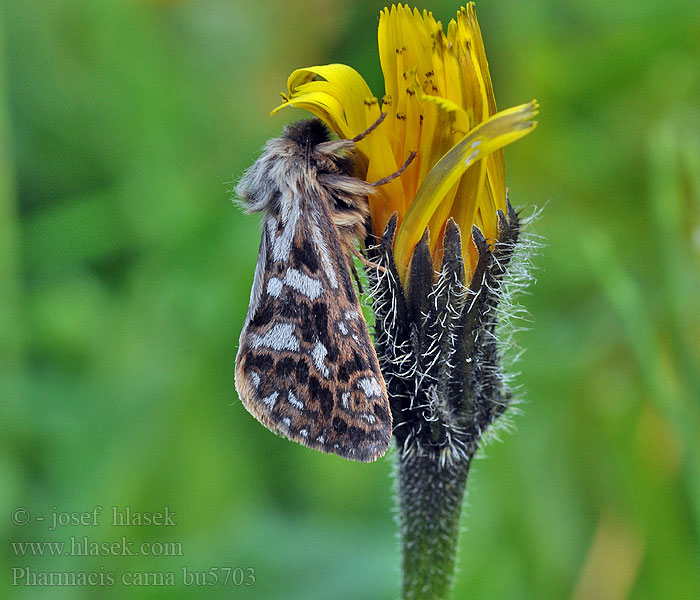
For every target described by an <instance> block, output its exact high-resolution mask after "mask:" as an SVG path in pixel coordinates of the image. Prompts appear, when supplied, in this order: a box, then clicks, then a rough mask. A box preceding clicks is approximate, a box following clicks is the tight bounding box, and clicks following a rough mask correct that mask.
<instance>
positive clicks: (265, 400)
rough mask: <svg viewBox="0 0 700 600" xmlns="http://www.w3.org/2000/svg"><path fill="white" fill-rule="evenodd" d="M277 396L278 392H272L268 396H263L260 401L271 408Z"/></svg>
mask: <svg viewBox="0 0 700 600" xmlns="http://www.w3.org/2000/svg"><path fill="white" fill-rule="evenodd" d="M277 396H279V392H272V393H271V394H270V395H269V396H265V397H264V398H263V399H262V400H261V402H262V403H263V404H264V405H265V406H267V407H268V408H269V409H270V410H272V407H273V406H274V405H275V400H277Z"/></svg>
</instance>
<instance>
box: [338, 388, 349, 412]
mask: <svg viewBox="0 0 700 600" xmlns="http://www.w3.org/2000/svg"><path fill="white" fill-rule="evenodd" d="M340 398H341V400H342V401H343V408H349V406H348V405H349V403H350V392H343V395H342V396H341V397H340Z"/></svg>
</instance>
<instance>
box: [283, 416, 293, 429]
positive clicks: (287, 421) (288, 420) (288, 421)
mask: <svg viewBox="0 0 700 600" xmlns="http://www.w3.org/2000/svg"><path fill="white" fill-rule="evenodd" d="M282 423H284V424H285V425H286V426H287V427H289V426H290V425H291V424H292V420H291V419H290V418H289V417H285V418H284V419H282Z"/></svg>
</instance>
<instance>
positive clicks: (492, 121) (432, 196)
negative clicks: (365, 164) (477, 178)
mask: <svg viewBox="0 0 700 600" xmlns="http://www.w3.org/2000/svg"><path fill="white" fill-rule="evenodd" d="M538 107H539V105H538V104H537V102H536V101H534V100H533V101H532V102H530V103H529V104H521V105H520V106H515V107H513V108H510V109H507V110H504V111H501V112H499V113H497V114H495V115H494V116H493V117H491V118H489V119H488V120H486V121H484V122H483V123H481V124H479V125H478V126H477V127H475V128H474V129H472V130H471V131H470V132H469V134H468V135H467V136H466V137H465V138H464V139H463V140H462V141H460V142H459V143H458V144H457V145H456V146H454V147H453V148H452V149H451V150H450V151H449V152H447V153H446V154H445V155H444V156H443V157H442V158H441V159H440V161H439V162H438V163H437V164H436V165H435V167H433V169H432V170H431V171H430V173H429V174H428V176H427V177H426V179H425V181H423V184H422V185H421V187H420V189H419V190H418V193H417V195H416V197H415V199H414V200H413V202H412V203H411V204H410V206H409V207H408V210H407V212H406V215H405V217H404V219H403V221H402V223H401V224H400V225H399V229H398V231H397V233H396V240H395V243H394V258H395V260H396V266H397V268H398V270H399V275H400V276H401V277H402V279H403V278H404V275H405V272H406V267H407V265H408V261H409V259H410V256H411V254H412V252H413V248H414V247H415V245H416V244H417V243H418V241H419V240H420V238H421V236H422V235H423V231H424V230H425V227H426V225H427V224H428V222H429V221H430V218H431V217H432V215H433V213H434V212H435V211H436V209H437V208H438V206H439V205H440V202H441V201H442V200H443V198H444V196H445V194H446V193H447V192H448V190H449V189H450V188H451V187H452V186H454V185H455V183H457V181H458V180H459V178H460V177H461V176H462V175H463V174H464V172H465V171H466V170H467V169H468V168H469V167H470V166H472V165H473V164H474V163H475V162H476V161H478V160H480V159H483V158H485V157H487V156H488V155H489V154H491V153H492V152H495V151H496V150H499V149H500V148H502V147H503V146H506V145H507V144H510V143H511V142H514V141H515V140H517V139H519V138H521V137H523V136H524V135H527V134H528V133H529V132H530V131H532V129H533V128H534V127H535V125H536V123H535V121H532V120H531V119H532V118H533V117H534V116H535V115H536V114H537V108H538ZM470 212H472V214H473V212H474V210H471V211H470ZM459 225H460V226H461V227H462V228H464V227H465V226H466V227H469V226H470V225H471V223H459ZM436 233H437V232H436Z"/></svg>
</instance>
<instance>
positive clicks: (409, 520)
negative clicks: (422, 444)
mask: <svg viewBox="0 0 700 600" xmlns="http://www.w3.org/2000/svg"><path fill="white" fill-rule="evenodd" d="M469 464H470V461H468V460H464V461H460V462H457V463H453V464H452V465H451V466H450V467H449V468H444V467H442V468H441V466H440V463H439V461H437V460H435V458H434V457H421V456H415V455H414V456H409V457H406V458H403V457H401V458H399V467H398V476H399V477H398V479H399V521H400V524H401V544H402V554H403V598H404V600H444V599H446V598H447V597H448V595H449V592H450V589H451V587H452V581H453V578H454V569H455V556H456V552H457V539H458V537H459V518H460V515H461V512H462V501H463V499H464V491H465V488H466V482H467V474H468V472H469Z"/></svg>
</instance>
